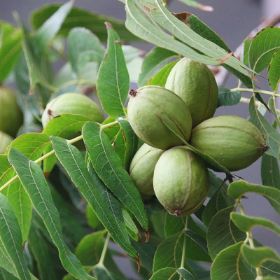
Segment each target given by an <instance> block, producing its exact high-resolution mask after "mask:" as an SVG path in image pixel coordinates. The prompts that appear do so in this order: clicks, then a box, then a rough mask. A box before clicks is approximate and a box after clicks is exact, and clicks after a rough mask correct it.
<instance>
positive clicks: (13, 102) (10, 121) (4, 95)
mask: <svg viewBox="0 0 280 280" xmlns="http://www.w3.org/2000/svg"><path fill="white" fill-rule="evenodd" d="M22 123H23V114H22V112H21V110H20V108H19V106H18V104H17V99H16V95H15V93H14V92H13V91H12V90H11V89H8V88H4V87H0V130H1V131H2V132H5V133H7V134H9V135H11V136H16V134H17V132H18V130H19V128H20V127H21V125H22Z"/></svg>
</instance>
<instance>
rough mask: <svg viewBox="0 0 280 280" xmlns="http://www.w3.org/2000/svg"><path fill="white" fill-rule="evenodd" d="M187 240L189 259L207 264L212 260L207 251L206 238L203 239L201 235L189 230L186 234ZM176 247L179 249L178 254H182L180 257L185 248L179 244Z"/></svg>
mask: <svg viewBox="0 0 280 280" xmlns="http://www.w3.org/2000/svg"><path fill="white" fill-rule="evenodd" d="M182 239H183V238H182ZM185 239H186V250H187V252H188V258H189V259H191V260H197V261H205V262H207V261H210V260H211V259H210V257H209V254H208V250H207V243H206V240H205V239H204V238H202V237H201V236H200V235H198V234H197V233H195V232H193V231H192V230H187V231H186V232H185ZM176 247H177V248H178V252H180V254H179V255H180V256H181V255H182V253H181V252H182V248H183V246H182V245H181V246H180V245H179V243H177V244H176Z"/></svg>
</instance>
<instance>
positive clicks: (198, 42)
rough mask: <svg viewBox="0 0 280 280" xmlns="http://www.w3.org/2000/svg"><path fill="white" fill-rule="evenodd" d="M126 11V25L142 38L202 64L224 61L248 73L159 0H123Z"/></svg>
mask: <svg viewBox="0 0 280 280" xmlns="http://www.w3.org/2000/svg"><path fill="white" fill-rule="evenodd" d="M126 11H127V20H126V26H127V28H128V29H129V30H130V31H131V32H133V33H135V34H137V36H139V37H141V38H142V39H144V40H147V41H149V42H150V43H153V44H155V45H157V46H160V47H163V48H166V49H169V50H172V51H175V52H177V53H178V54H181V55H183V56H186V57H189V58H190V59H193V60H196V61H199V62H202V63H205V64H213V65H216V64H221V63H224V64H226V65H228V66H230V67H232V68H233V69H234V70H236V71H238V72H239V73H242V74H244V75H246V76H249V74H248V72H247V70H245V68H246V66H245V65H243V64H242V63H241V62H240V61H238V60H237V59H236V58H234V57H233V56H229V55H228V52H227V51H225V50H224V49H222V48H220V47H219V46H218V45H216V44H214V43H212V42H211V41H208V40H206V39H204V38H203V37H201V36H200V35H198V34H197V33H196V32H194V31H193V30H192V29H191V28H190V27H189V26H187V25H186V24H185V23H183V22H181V21H180V20H179V19H177V18H176V17H175V16H174V15H173V14H172V13H171V12H169V11H168V9H167V8H166V6H164V4H163V3H162V1H161V0H145V1H141V2H138V1H137V2H136V1H135V0H127V1H126ZM147 11H148V12H147ZM167 32H169V33H167ZM172 36H175V37H176V38H177V39H178V40H176V38H173V37H172ZM225 57H227V59H224V58H225Z"/></svg>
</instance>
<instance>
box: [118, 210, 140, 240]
mask: <svg viewBox="0 0 280 280" xmlns="http://www.w3.org/2000/svg"><path fill="white" fill-rule="evenodd" d="M122 214H123V218H124V222H125V225H126V228H127V230H128V233H129V235H130V236H131V238H132V239H133V240H135V241H138V239H139V235H140V234H139V231H138V228H137V226H136V224H135V223H134V221H133V219H132V218H131V216H130V214H129V213H128V212H127V211H126V210H125V209H123V211H122Z"/></svg>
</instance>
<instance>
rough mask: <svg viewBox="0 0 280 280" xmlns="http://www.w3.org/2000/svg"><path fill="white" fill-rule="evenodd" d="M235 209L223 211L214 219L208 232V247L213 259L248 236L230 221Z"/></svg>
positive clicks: (229, 208)
mask: <svg viewBox="0 0 280 280" xmlns="http://www.w3.org/2000/svg"><path fill="white" fill-rule="evenodd" d="M232 211H233V207H231V206H230V207H228V208H225V209H222V210H220V211H218V212H217V213H216V215H215V216H214V217H213V218H212V220H211V222H210V224H209V227H208V232H207V245H208V250H209V254H210V256H211V258H212V259H214V258H215V257H216V255H217V254H218V253H219V252H220V251H221V250H223V249H224V248H226V247H228V246H230V245H232V244H234V243H236V242H239V241H241V240H245V238H246V236H245V234H244V233H243V232H241V231H240V230H239V229H238V228H237V227H236V226H235V225H234V224H233V223H232V222H231V220H230V213H231V212H232Z"/></svg>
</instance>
